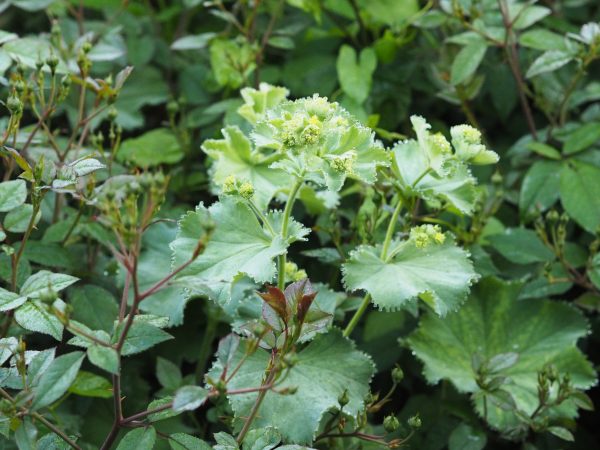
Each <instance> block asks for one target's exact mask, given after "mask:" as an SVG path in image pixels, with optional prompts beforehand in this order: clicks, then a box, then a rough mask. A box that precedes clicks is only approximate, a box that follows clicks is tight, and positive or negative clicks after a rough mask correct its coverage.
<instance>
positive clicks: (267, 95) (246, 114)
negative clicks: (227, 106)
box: [237, 83, 290, 125]
mask: <svg viewBox="0 0 600 450" xmlns="http://www.w3.org/2000/svg"><path fill="white" fill-rule="evenodd" d="M240 94H241V95H242V99H243V100H244V104H243V105H242V106H240V107H239V108H238V110H237V111H238V114H239V115H240V116H242V117H243V118H244V119H246V120H247V121H248V122H250V123H251V124H252V125H256V122H258V121H259V120H260V119H262V118H263V117H264V114H265V112H266V111H267V110H268V109H270V108H273V107H275V106H277V105H278V104H279V103H281V102H282V101H284V100H285V99H286V98H287V96H288V95H289V94H290V91H288V90H287V89H286V88H284V87H280V86H272V85H270V84H269V83H260V84H259V85H258V89H254V88H251V87H246V88H244V89H242V90H241V91H240Z"/></svg>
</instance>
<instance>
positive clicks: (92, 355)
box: [87, 344, 119, 375]
mask: <svg viewBox="0 0 600 450" xmlns="http://www.w3.org/2000/svg"><path fill="white" fill-rule="evenodd" d="M87 356H88V359H89V360H90V362H91V363H92V364H93V365H95V366H96V367H99V368H101V369H103V370H106V371H107V372H110V373H112V374H115V375H116V374H118V373H119V355H118V354H117V351H116V350H115V349H114V348H111V347H105V346H102V345H98V344H94V345H90V346H89V347H88V348H87Z"/></svg>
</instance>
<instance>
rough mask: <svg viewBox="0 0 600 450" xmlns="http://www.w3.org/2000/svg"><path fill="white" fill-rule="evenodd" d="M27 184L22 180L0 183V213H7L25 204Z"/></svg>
mask: <svg viewBox="0 0 600 450" xmlns="http://www.w3.org/2000/svg"><path fill="white" fill-rule="evenodd" d="M26 199H27V183H25V181H24V180H12V181H5V182H3V183H0V212H8V211H10V210H11V209H15V208H16V207H17V206H20V205H22V204H23V203H25V200H26Z"/></svg>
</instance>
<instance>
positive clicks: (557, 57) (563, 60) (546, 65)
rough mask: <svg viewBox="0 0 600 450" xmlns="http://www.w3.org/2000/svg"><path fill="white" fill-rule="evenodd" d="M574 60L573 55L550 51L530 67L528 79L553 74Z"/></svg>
mask: <svg viewBox="0 0 600 450" xmlns="http://www.w3.org/2000/svg"><path fill="white" fill-rule="evenodd" d="M572 60H573V55H572V54H571V53H569V52H566V51H563V50H548V51H546V52H544V53H542V54H541V55H540V56H538V57H537V59H536V60H535V61H533V63H532V64H531V66H529V69H528V70H527V73H526V75H525V76H526V77H527V78H533V77H535V76H538V75H541V74H542V73H546V72H553V71H555V70H557V69H560V68H561V67H562V66H564V65H565V64H568V63H569V62H571V61H572Z"/></svg>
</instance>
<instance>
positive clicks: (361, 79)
mask: <svg viewBox="0 0 600 450" xmlns="http://www.w3.org/2000/svg"><path fill="white" fill-rule="evenodd" d="M376 67H377V56H376V55H375V51H374V50H373V49H372V48H368V47H367V48H364V49H363V50H361V52H360V56H359V57H358V58H357V55H356V51H355V50H354V49H353V48H352V47H350V46H349V45H342V47H341V48H340V53H339V55H338V59H337V72H338V78H339V80H340V84H341V86H342V90H343V91H344V92H345V93H346V94H347V95H349V96H350V97H352V98H353V99H354V100H356V101H357V102H358V103H363V102H364V101H365V100H366V99H367V97H368V96H369V91H370V90H371V80H372V77H373V72H374V71H375V68H376Z"/></svg>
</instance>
